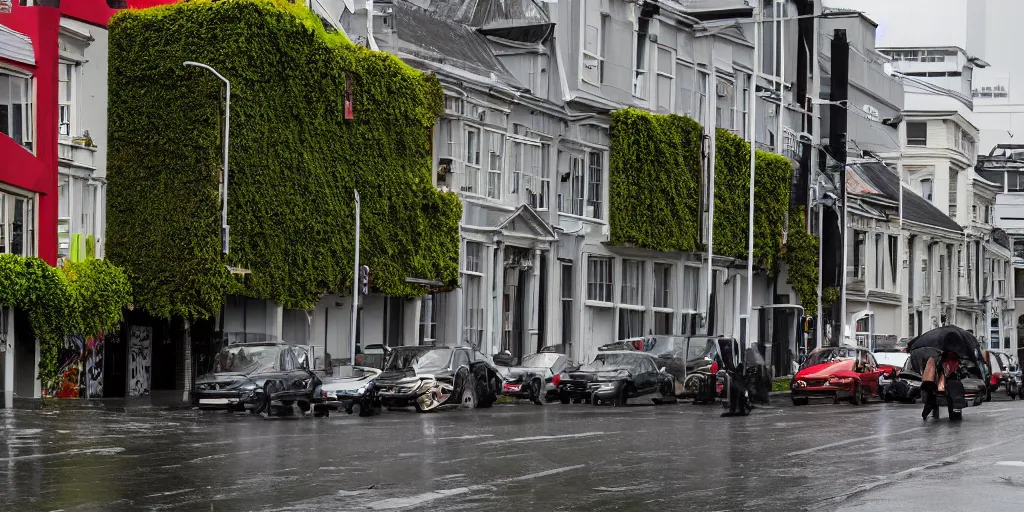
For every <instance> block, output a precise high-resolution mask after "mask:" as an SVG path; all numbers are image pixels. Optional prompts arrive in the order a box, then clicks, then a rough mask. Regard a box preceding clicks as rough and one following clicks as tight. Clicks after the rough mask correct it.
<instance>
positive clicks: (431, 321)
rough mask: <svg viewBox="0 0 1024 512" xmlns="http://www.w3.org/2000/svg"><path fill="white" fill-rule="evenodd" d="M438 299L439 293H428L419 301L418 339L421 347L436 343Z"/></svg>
mask: <svg viewBox="0 0 1024 512" xmlns="http://www.w3.org/2000/svg"><path fill="white" fill-rule="evenodd" d="M440 297H441V294H439V293H428V294H426V295H424V296H423V298H422V299H421V300H420V325H419V330H418V339H419V342H420V344H421V345H430V344H433V343H434V342H435V341H437V317H438V314H437V306H438V305H439V304H440V303H441V300H439V299H440ZM435 299H438V300H435Z"/></svg>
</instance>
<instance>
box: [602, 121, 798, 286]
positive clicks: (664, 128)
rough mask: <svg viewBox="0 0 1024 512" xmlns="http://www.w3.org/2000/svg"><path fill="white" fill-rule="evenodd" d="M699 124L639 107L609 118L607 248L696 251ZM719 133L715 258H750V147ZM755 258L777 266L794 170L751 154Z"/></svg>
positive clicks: (770, 156) (770, 158)
mask: <svg viewBox="0 0 1024 512" xmlns="http://www.w3.org/2000/svg"><path fill="white" fill-rule="evenodd" d="M701 137H702V130H701V127H700V125H699V124H698V123H697V122H696V121H694V120H692V119H690V118H687V117H682V116H677V115H658V114H652V113H649V112H644V111H642V110H637V109H623V110H619V111H617V112H614V113H613V114H612V126H611V158H610V183H611V186H610V189H609V195H610V206H611V208H610V209H611V243H612V244H614V245H633V246H637V247H644V248H647V249H654V250H657V251H693V250H697V249H698V248H700V247H701V244H700V233H701V229H700V227H699V222H700V211H699V210H700V189H701V186H700V181H701ZM749 147H750V146H749V144H748V143H747V142H746V141H744V140H743V139H742V138H740V137H737V136H736V135H734V134H732V133H730V132H728V131H726V130H719V131H718V133H717V139H716V165H715V236H714V243H715V254H718V255H722V256H731V257H736V258H745V257H746V255H747V229H748V228H747V226H748V222H747V221H748V211H747V205H748V204H749V201H748V199H749V198H748V192H749V190H750V186H749V185H750V181H749V180H750V149H749ZM755 165H756V168H755V169H756V172H755V176H754V178H755V180H756V182H755V185H754V197H755V204H756V205H757V208H756V209H755V211H754V257H755V261H756V262H757V263H758V265H760V266H762V267H764V268H768V269H774V268H775V264H776V262H775V258H776V256H777V255H778V254H779V252H780V251H781V248H782V226H783V225H784V221H785V214H786V208H787V205H788V204H789V183H790V177H791V175H792V168H791V166H790V164H789V161H788V160H787V159H786V158H784V157H781V156H778V155H774V154H771V153H767V152H763V151H758V152H757V153H756V164H755Z"/></svg>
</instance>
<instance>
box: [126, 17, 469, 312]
mask: <svg viewBox="0 0 1024 512" xmlns="http://www.w3.org/2000/svg"><path fill="white" fill-rule="evenodd" d="M184 61H197V62H202V63H204V64H207V65H210V66H211V67H213V68H214V69H216V70H217V71H218V72H220V73H221V74H222V75H224V76H225V77H226V78H227V79H228V80H230V82H231V134H230V162H229V171H230V177H229V187H230V191H229V202H228V224H229V225H230V226H231V238H230V241H231V253H230V256H229V257H228V258H227V261H225V260H224V259H223V257H222V255H221V245H220V233H219V229H220V200H219V193H218V187H219V184H218V180H219V172H220V160H221V151H222V146H221V136H220V132H221V123H222V118H223V111H222V101H221V98H222V94H221V82H220V81H219V80H217V79H216V78H215V77H214V76H213V75H212V74H210V73H209V72H207V71H205V70H201V69H197V68H194V67H185V66H183V65H182V63H183V62H184ZM109 84H110V109H109V135H110V151H109V155H110V156H109V160H108V182H109V185H108V201H109V207H108V222H107V223H108V228H107V237H108V241H107V257H108V258H109V259H111V260H112V261H114V262H116V263H118V264H120V265H122V266H124V267H125V268H126V269H127V271H128V274H129V276H130V278H131V283H132V286H133V290H134V295H135V303H136V305H137V306H139V307H141V308H143V309H145V310H146V311H147V312H149V313H150V314H152V315H155V316H158V317H171V316H175V315H180V316H183V317H185V318H193V319H194V318H208V317H211V316H213V315H214V314H216V313H217V312H218V311H219V309H220V307H221V305H222V304H223V302H224V300H225V296H226V295H228V294H230V293H242V294H244V295H247V296H249V297H253V298H261V299H272V300H274V301H276V302H277V303H278V304H280V305H281V306H284V307H286V308H301V309H308V308H311V307H313V305H314V304H316V302H317V301H318V300H319V298H320V297H321V296H322V295H323V294H325V293H333V292H342V293H343V292H344V291H346V290H349V289H350V286H351V282H352V281H351V280H352V277H353V276H352V269H351V267H352V263H351V262H352V255H353V250H354V244H353V240H354V237H353V224H354V212H355V207H354V200H353V189H358V190H359V192H360V196H361V202H362V212H361V219H362V233H361V237H360V248H361V261H362V263H364V264H366V265H368V266H369V267H370V269H371V285H372V286H373V287H374V288H375V289H377V290H379V291H381V292H383V293H385V294H388V295H392V296H405V297H411V296H417V295H420V294H422V293H423V292H424V290H423V289H422V288H421V287H419V286H414V285H410V284H407V283H406V282H405V278H406V277H417V278H424V279H430V280H434V281H441V282H443V283H445V284H447V285H455V284H457V282H458V261H459V226H458V225H459V220H460V218H461V216H462V207H461V203H460V202H459V199H458V197H457V196H456V195H455V194H454V193H447V192H441V191H439V190H437V189H436V188H435V187H433V186H432V183H431V174H430V170H431V162H430V155H431V129H432V127H433V125H434V123H435V121H436V119H437V117H438V116H439V115H440V114H441V112H442V109H443V96H442V92H441V88H440V84H439V82H438V81H437V79H436V77H434V76H432V75H425V74H423V73H421V72H419V71H416V70H414V69H412V68H411V67H409V66H408V65H406V64H404V63H402V62H401V61H400V60H399V59H398V58H397V57H395V56H393V55H389V54H386V53H380V52H372V51H370V50H367V49H365V48H362V47H358V46H356V45H353V44H352V43H350V42H349V41H347V40H345V38H344V37H343V36H341V35H339V34H328V33H326V32H325V31H324V28H323V26H322V24H321V22H320V20H319V19H318V18H317V17H316V16H315V15H313V14H312V13H310V12H309V11H308V10H307V9H306V7H304V6H303V5H301V3H300V4H299V5H295V4H292V3H290V2H288V1H286V0H224V1H212V0H193V1H191V2H187V3H182V4H175V5H169V6H163V7H155V8H151V9H144V10H128V11H124V12H121V13H119V14H118V15H116V16H115V17H114V18H113V19H112V20H111V23H110V80H109ZM349 86H350V87H351V91H352V100H353V103H352V107H353V114H354V118H353V119H346V116H345V111H346V109H345V101H346V91H347V89H348V87H349ZM225 264H228V265H232V266H238V267H243V268H247V269H249V270H251V272H252V273H251V275H249V276H247V277H246V278H245V279H244V281H243V280H240V279H238V278H235V277H232V276H231V275H229V273H228V271H227V270H226V268H225Z"/></svg>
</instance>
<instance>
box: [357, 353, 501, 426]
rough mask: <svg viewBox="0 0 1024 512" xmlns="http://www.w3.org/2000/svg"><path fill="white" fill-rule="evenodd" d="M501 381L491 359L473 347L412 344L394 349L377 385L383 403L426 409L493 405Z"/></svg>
mask: <svg viewBox="0 0 1024 512" xmlns="http://www.w3.org/2000/svg"><path fill="white" fill-rule="evenodd" d="M501 382H502V379H501V374H500V373H499V371H498V369H497V368H495V367H494V365H493V364H492V363H491V362H490V360H489V359H487V357H486V356H484V355H482V354H480V353H479V352H476V351H474V350H473V349H471V348H469V347H444V346H409V347H395V348H393V349H391V350H390V352H389V354H388V356H387V360H386V361H385V363H384V370H383V372H382V373H381V374H380V375H378V376H377V378H376V380H375V383H374V386H375V388H376V390H377V400H378V401H379V404H380V405H381V406H383V407H406V406H409V405H412V406H414V407H415V408H416V410H417V411H419V412H426V411H432V410H434V409H437V408H438V407H441V406H458V405H461V406H464V407H469V408H474V407H490V406H492V405H493V404H494V402H495V401H497V399H498V394H499V393H500V392H501Z"/></svg>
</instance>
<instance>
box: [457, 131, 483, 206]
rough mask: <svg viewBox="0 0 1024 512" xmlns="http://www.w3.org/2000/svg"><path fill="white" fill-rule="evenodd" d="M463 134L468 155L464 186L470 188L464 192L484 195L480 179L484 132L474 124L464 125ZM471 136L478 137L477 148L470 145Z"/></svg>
mask: <svg viewBox="0 0 1024 512" xmlns="http://www.w3.org/2000/svg"><path fill="white" fill-rule="evenodd" d="M462 133H463V139H465V141H466V142H465V146H464V148H465V153H466V160H465V163H464V164H465V166H466V180H465V183H466V185H464V187H463V188H468V190H464V192H466V193H469V194H476V195H483V194H481V193H480V183H481V181H482V180H481V179H480V174H481V173H480V170H481V167H482V166H481V165H480V160H481V153H483V151H482V149H481V146H482V145H483V131H482V130H481V129H480V127H479V126H476V125H472V124H464V125H463V128H462ZM470 134H475V135H476V144H475V146H474V144H471V143H470ZM474 147H475V149H476V151H475V152H474V151H473V149H474Z"/></svg>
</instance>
